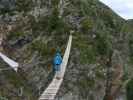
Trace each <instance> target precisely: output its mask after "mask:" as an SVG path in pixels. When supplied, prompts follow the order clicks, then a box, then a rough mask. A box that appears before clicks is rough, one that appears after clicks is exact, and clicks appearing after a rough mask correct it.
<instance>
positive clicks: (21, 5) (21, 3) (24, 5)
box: [16, 0, 33, 12]
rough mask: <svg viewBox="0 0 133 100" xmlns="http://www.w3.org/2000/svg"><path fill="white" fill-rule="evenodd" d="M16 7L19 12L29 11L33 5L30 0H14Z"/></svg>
mask: <svg viewBox="0 0 133 100" xmlns="http://www.w3.org/2000/svg"><path fill="white" fill-rule="evenodd" d="M16 7H17V8H16V9H17V11H19V12H21V11H25V12H27V11H29V10H31V8H32V7H33V4H32V2H31V1H30V0H17V1H16Z"/></svg>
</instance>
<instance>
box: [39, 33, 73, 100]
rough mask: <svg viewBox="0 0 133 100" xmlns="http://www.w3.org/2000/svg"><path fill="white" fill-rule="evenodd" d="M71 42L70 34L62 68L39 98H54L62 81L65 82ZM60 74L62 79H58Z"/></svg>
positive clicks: (40, 99)
mask: <svg viewBox="0 0 133 100" xmlns="http://www.w3.org/2000/svg"><path fill="white" fill-rule="evenodd" d="M71 44H72V35H70V36H69V40H68V45H67V48H66V51H65V54H64V57H63V61H62V64H61V70H60V72H59V73H57V74H55V76H54V78H53V80H52V82H51V83H50V84H49V86H48V87H47V88H46V90H45V91H44V92H43V93H42V95H41V96H40V98H39V100H54V98H55V96H56V94H57V92H58V90H59V88H60V86H61V83H62V82H63V77H64V74H65V70H66V66H67V63H68V59H69V54H70V50H71ZM57 76H59V77H60V78H61V79H57V78H56V77H57Z"/></svg>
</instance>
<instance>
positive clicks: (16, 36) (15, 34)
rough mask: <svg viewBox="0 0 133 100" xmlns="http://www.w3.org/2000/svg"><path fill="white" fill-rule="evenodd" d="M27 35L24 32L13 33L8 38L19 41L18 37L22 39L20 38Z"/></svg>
mask: <svg viewBox="0 0 133 100" xmlns="http://www.w3.org/2000/svg"><path fill="white" fill-rule="evenodd" d="M25 34H26V33H24V32H12V33H10V34H9V35H8V36H7V37H8V39H10V40H11V39H17V38H18V37H20V36H24V35H25Z"/></svg>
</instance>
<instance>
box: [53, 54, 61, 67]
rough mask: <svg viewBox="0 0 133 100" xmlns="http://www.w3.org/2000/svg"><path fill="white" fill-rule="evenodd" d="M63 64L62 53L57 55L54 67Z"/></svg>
mask: <svg viewBox="0 0 133 100" xmlns="http://www.w3.org/2000/svg"><path fill="white" fill-rule="evenodd" d="M61 63H62V58H61V55H60V53H56V56H55V57H54V65H60V64H61Z"/></svg>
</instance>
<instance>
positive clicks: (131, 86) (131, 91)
mask: <svg viewBox="0 0 133 100" xmlns="http://www.w3.org/2000/svg"><path fill="white" fill-rule="evenodd" d="M126 90H127V94H126V95H127V100H132V99H133V79H132V80H130V81H129V82H128V83H127V86H126Z"/></svg>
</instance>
